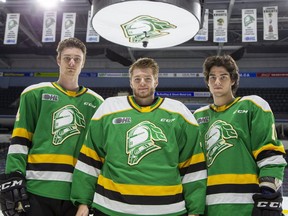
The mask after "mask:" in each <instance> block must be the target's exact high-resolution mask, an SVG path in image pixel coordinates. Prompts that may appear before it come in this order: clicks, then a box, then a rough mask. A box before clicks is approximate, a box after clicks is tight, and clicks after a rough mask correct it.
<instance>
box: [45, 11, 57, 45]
mask: <svg viewBox="0 0 288 216" xmlns="http://www.w3.org/2000/svg"><path fill="white" fill-rule="evenodd" d="M56 20H57V12H56V11H46V12H44V19H43V31H42V42H43V43H45V42H55V38H56Z"/></svg>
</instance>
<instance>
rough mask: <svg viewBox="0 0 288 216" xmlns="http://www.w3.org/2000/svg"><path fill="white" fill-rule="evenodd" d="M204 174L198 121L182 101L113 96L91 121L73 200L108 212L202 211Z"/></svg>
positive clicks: (117, 215)
mask: <svg viewBox="0 0 288 216" xmlns="http://www.w3.org/2000/svg"><path fill="white" fill-rule="evenodd" d="M206 177H207V173H206V165H205V161H204V154H203V151H202V149H201V146H200V143H199V133H198V124H197V122H196V120H195V118H194V116H193V115H192V113H191V112H190V111H189V110H188V109H187V108H186V107H185V106H184V104H182V103H181V102H179V101H175V100H172V99H169V98H165V99H163V98H157V100H156V101H155V103H153V105H151V106H148V107H140V106H138V105H137V104H136V102H135V101H134V98H133V96H129V97H126V96H123V97H113V98H108V99H106V100H105V102H104V103H103V104H102V105H101V106H100V108H99V109H98V110H97V112H96V113H95V115H94V116H93V119H92V121H91V123H90V127H89V130H88V134H87V137H86V140H85V142H84V145H83V146H82V149H81V152H80V155H79V158H78V162H77V164H76V167H75V170H74V174H73V183H72V192H71V198H72V201H73V202H74V203H75V204H80V203H82V204H87V205H89V206H91V205H92V207H93V208H96V209H98V210H100V211H102V212H104V213H105V214H107V215H110V216H128V215H171V216H172V215H173V216H174V215H175V216H176V215H181V214H185V213H186V212H189V214H192V213H193V214H201V213H203V212H204V208H205V191H206Z"/></svg>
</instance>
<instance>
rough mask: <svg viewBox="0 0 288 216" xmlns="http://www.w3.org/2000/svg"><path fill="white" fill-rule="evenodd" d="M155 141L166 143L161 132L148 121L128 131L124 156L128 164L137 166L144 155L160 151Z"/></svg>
mask: <svg viewBox="0 0 288 216" xmlns="http://www.w3.org/2000/svg"><path fill="white" fill-rule="evenodd" d="M155 141H164V142H167V138H166V136H165V134H164V133H163V131H162V130H161V129H160V128H159V127H157V126H156V125H154V124H153V123H151V122H149V121H143V122H141V123H139V124H137V125H136V126H134V127H133V128H131V129H130V130H128V131H127V135H126V154H128V155H129V156H128V164H129V165H136V164H138V163H139V162H140V161H141V160H142V159H143V158H144V157H145V156H146V155H148V154H150V153H152V152H154V151H156V150H159V149H161V147H160V146H157V145H156V144H155Z"/></svg>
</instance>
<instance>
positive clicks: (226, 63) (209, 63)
mask: <svg viewBox="0 0 288 216" xmlns="http://www.w3.org/2000/svg"><path fill="white" fill-rule="evenodd" d="M213 66H217V67H224V68H225V69H226V70H227V71H228V73H229V74H230V78H231V80H232V81H234V82H235V83H234V85H233V86H232V92H233V94H235V93H236V91H237V89H238V87H239V79H240V77H239V68H238V66H237V64H236V62H235V61H234V59H233V58H232V57H231V56H230V55H223V56H210V57H208V58H206V60H205V61H204V64H203V74H204V79H205V82H206V84H208V80H209V75H210V70H211V68H212V67H213Z"/></svg>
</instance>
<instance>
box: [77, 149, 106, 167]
mask: <svg viewBox="0 0 288 216" xmlns="http://www.w3.org/2000/svg"><path fill="white" fill-rule="evenodd" d="M80 152H81V153H82V154H85V155H86V156H88V157H90V158H92V159H94V160H96V161H100V162H102V163H104V158H101V157H99V155H98V154H97V152H96V151H94V150H92V149H91V148H88V147H87V146H86V145H83V146H82V148H81V150H80Z"/></svg>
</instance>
